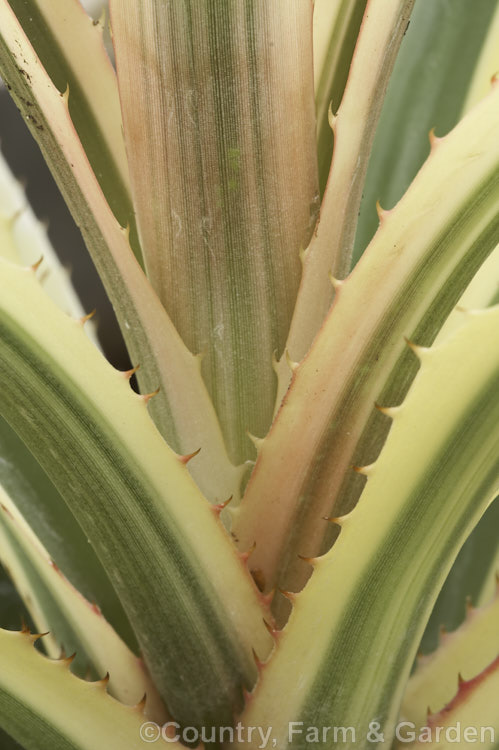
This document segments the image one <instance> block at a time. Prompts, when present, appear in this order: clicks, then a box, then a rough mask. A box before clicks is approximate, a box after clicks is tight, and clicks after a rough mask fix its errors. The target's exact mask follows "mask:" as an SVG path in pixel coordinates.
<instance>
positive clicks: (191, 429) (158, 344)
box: [0, 2, 241, 501]
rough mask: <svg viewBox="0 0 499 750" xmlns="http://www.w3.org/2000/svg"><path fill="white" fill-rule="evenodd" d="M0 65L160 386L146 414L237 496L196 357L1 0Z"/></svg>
mask: <svg viewBox="0 0 499 750" xmlns="http://www.w3.org/2000/svg"><path fill="white" fill-rule="evenodd" d="M19 56H20V57H19ZM19 61H21V62H22V65H20V64H19ZM0 72H1V74H2V76H3V78H4V80H5V81H6V82H7V85H8V86H9V87H10V88H11V93H12V95H13V97H14V99H15V101H16V103H17V105H18V106H19V108H20V109H21V111H22V112H23V114H24V115H25V117H26V119H27V123H28V125H29V127H30V129H31V131H32V133H33V135H34V136H35V137H36V139H37V141H38V143H39V145H40V147H41V149H42V151H43V153H44V155H45V157H46V159H47V162H48V163H49V165H50V166H51V169H52V171H53V173H54V176H55V178H56V180H57V182H58V183H59V187H60V188H61V190H62V192H63V194H64V196H65V198H66V201H67V203H68V205H69V207H70V209H71V210H72V212H73V215H74V217H75V219H76V221H77V223H78V224H79V226H80V227H81V229H82V233H83V236H84V239H85V241H86V243H87V246H88V248H89V251H90V252H91V254H92V257H93V260H94V262H95V264H96V266H97V270H98V271H99V274H100V276H101V278H102V280H103V282H104V285H105V287H106V290H107V292H108V295H109V297H110V299H111V301H112V303H113V306H114V309H115V312H116V314H117V317H118V321H119V323H120V326H121V330H122V332H123V335H124V338H125V341H126V343H127V346H128V350H129V354H130V356H131V358H132V361H133V363H134V364H135V365H140V370H139V371H138V378H139V384H140V387H141V390H142V392H143V393H151V392H152V391H154V390H156V389H157V388H158V387H159V388H160V392H159V395H158V398H157V399H155V401H154V403H153V404H151V414H152V416H153V418H154V420H155V422H156V424H157V425H158V427H159V429H160V431H161V433H162V435H163V437H164V438H165V439H166V440H167V442H169V444H170V445H172V446H173V447H174V448H175V450H177V451H179V452H181V453H192V452H193V451H195V450H198V449H199V448H202V449H203V450H202V455H201V456H200V457H199V459H198V460H197V462H195V463H193V464H192V471H193V474H194V476H195V478H196V480H197V481H198V482H199V483H200V485H201V487H202V490H203V491H204V492H205V494H206V495H207V496H208V497H209V498H210V499H211V500H214V501H223V500H225V499H227V497H229V496H230V495H232V494H235V495H237V493H238V488H239V483H240V478H241V470H240V469H236V468H235V467H234V466H233V465H232V464H231V463H230V461H229V459H228V457H227V454H226V451H225V446H224V443H223V438H222V434H221V431H220V427H219V424H218V421H217V418H216V415H215V412H214V410H213V406H212V404H211V401H210V399H209V396H208V393H207V391H206V388H205V386H204V383H203V381H202V377H201V373H200V363H199V361H198V359H197V358H195V357H194V356H193V355H192V354H191V353H190V352H188V351H187V349H186V348H185V346H184V345H183V343H182V341H181V340H180V338H179V336H178V334H177V332H176V331H175V329H174V327H173V325H172V323H171V321H170V319H169V318H168V316H167V315H166V313H165V311H164V309H163V307H162V305H161V303H160V302H159V300H158V299H157V297H156V296H155V295H154V293H153V291H152V289H151V287H150V284H149V283H148V281H147V279H146V277H145V276H144V274H143V273H142V271H141V269H140V267H139V265H138V264H137V262H136V260H135V258H134V256H133V253H132V252H131V249H130V245H129V242H128V237H127V235H128V233H127V231H125V230H123V229H122V228H121V227H120V225H119V224H118V222H117V220H116V219H115V217H114V215H113V213H112V211H111V209H110V208H109V205H108V204H107V202H106V201H105V199H104V196H103V193H102V191H101V189H100V186H99V185H98V183H97V180H96V178H95V175H94V173H93V171H92V169H91V167H90V165H89V163H88V160H87V157H86V154H85V152H84V150H83V148H82V146H81V143H80V141H79V139H78V137H77V134H76V131H75V129H74V126H73V123H72V120H71V117H70V113H69V110H68V102H67V98H66V97H65V96H61V95H60V93H59V91H58V90H57V88H56V87H55V86H54V84H53V83H52V81H51V80H50V78H49V77H48V75H47V74H46V72H45V70H44V69H43V67H42V65H41V63H40V61H39V59H38V57H37V56H36V53H35V52H34V50H33V48H32V46H31V44H30V42H29V40H28V39H27V37H26V35H25V33H24V31H23V29H22V28H21V26H20V24H19V22H18V20H17V18H16V17H15V15H14V13H13V12H12V10H11V9H10V7H9V6H8V5H7V3H5V2H4V3H2V4H0ZM70 96H71V94H70Z"/></svg>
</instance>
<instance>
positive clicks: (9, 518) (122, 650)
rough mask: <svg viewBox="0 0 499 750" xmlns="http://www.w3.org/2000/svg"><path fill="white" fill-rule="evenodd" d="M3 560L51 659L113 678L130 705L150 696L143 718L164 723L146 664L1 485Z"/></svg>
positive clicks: (113, 688)
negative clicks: (69, 576)
mask: <svg viewBox="0 0 499 750" xmlns="http://www.w3.org/2000/svg"><path fill="white" fill-rule="evenodd" d="M0 560H1V562H2V565H3V566H4V567H5V568H6V569H8V571H9V575H10V576H11V578H12V580H13V581H14V582H15V584H16V587H17V589H18V591H19V592H20V593H21V595H22V597H23V600H24V601H25V603H26V606H27V608H28V610H29V611H30V613H31V616H32V618H33V621H34V623H35V625H36V628H37V631H38V632H39V633H47V635H46V636H45V637H44V639H43V641H42V646H43V647H44V649H45V650H46V652H47V654H48V655H49V656H50V657H52V658H54V659H55V658H59V656H60V655H61V651H63V652H64V653H65V654H67V655H68V656H71V655H73V657H74V658H73V661H72V662H71V671H72V672H73V673H74V674H78V675H79V676H80V677H86V676H87V675H88V674H90V675H92V676H93V677H94V678H95V679H98V678H101V679H102V678H103V677H105V675H106V674H109V676H110V677H109V684H108V690H109V692H110V693H111V695H113V696H114V697H115V698H117V699H118V700H119V701H121V702H122V703H126V704H127V705H137V704H138V703H140V701H141V700H142V698H143V697H144V695H146V696H147V701H146V704H145V713H146V715H147V717H148V718H150V719H153V720H155V721H165V720H166V714H165V710H164V706H163V704H162V701H161V699H160V697H159V695H158V693H157V690H156V688H155V687H154V685H153V683H152V681H151V679H150V677H149V675H148V674H147V672H146V670H145V668H144V665H143V663H142V661H141V660H140V659H139V658H137V657H136V656H135V654H133V653H132V652H131V651H130V649H129V648H128V647H127V646H126V645H125V643H123V641H122V640H121V639H120V638H119V636H118V635H117V634H116V633H115V631H114V630H113V628H112V627H111V626H110V625H109V623H108V622H106V620H105V619H104V617H103V616H102V613H101V611H100V609H99V607H98V606H97V605H96V604H94V603H91V602H89V601H88V600H86V599H85V598H84V597H83V596H82V595H81V594H80V593H79V592H78V591H77V590H76V589H75V588H74V587H73V586H72V585H71V584H70V582H69V581H68V580H67V578H65V577H64V575H63V574H62V573H61V571H60V570H59V568H58V567H57V566H56V565H55V563H54V562H53V561H52V560H51V558H50V556H49V555H48V554H47V551H46V549H45V548H44V547H43V545H42V544H41V543H40V541H39V540H38V539H37V538H36V536H35V534H33V531H32V530H31V529H30V527H29V526H28V524H27V523H26V521H25V519H24V518H23V517H22V515H21V514H20V513H19V511H18V510H17V508H16V506H15V505H14V503H13V502H12V500H11V499H10V497H9V496H8V495H7V493H6V492H5V491H4V489H3V488H2V487H1V486H0Z"/></svg>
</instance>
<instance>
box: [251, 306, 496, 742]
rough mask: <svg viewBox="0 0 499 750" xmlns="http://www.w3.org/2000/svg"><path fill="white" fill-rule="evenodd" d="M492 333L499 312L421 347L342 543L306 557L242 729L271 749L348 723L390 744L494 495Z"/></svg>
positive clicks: (364, 738)
mask: <svg viewBox="0 0 499 750" xmlns="http://www.w3.org/2000/svg"><path fill="white" fill-rule="evenodd" d="M498 325H499V308H498V307H495V308H492V309H489V310H486V311H483V312H477V313H470V314H469V319H468V322H467V324H466V325H465V326H463V327H462V328H461V329H460V330H459V331H457V332H456V334H455V336H453V337H451V338H450V339H448V340H447V341H445V342H444V343H443V344H441V345H440V346H439V347H436V348H435V349H421V348H417V354H418V357H419V358H420V361H421V369H420V372H419V373H418V376H417V377H416V379H415V381H414V384H413V386H412V388H411V390H410V392H409V394H408V395H407V397H406V400H405V401H404V403H403V404H402V406H400V407H399V408H397V409H394V410H393V411H392V412H391V415H392V418H393V426H392V429H391V431H390V434H389V436H388V439H387V441H386V444H385V446H384V448H383V451H382V453H381V455H380V457H379V459H378V461H377V462H376V463H375V464H374V465H373V466H372V467H370V469H369V470H368V472H367V474H368V480H367V485H366V488H365V490H364V493H363V495H362V497H361V499H360V502H359V503H358V505H357V506H356V507H355V508H354V510H353V511H352V512H351V513H350V514H348V515H347V516H345V517H342V518H338V519H334V521H335V524H339V526H340V529H341V531H340V535H339V537H338V540H337V541H336V543H335V545H334V546H333V548H332V550H330V552H328V553H327V554H326V555H325V556H323V557H321V558H319V559H316V560H313V561H312V564H313V567H314V572H313V575H312V578H311V579H310V581H309V583H308V584H307V586H306V587H305V589H304V591H302V592H301V593H299V594H297V595H296V596H294V597H293V600H294V608H293V612H292V614H291V617H290V620H289V622H288V624H287V626H286V628H285V630H284V632H283V633H282V635H281V636H280V640H279V648H278V649H277V651H276V653H275V655H274V657H273V659H272V660H271V661H270V663H269V664H268V665H266V667H265V670H264V672H263V679H262V680H261V681H260V683H259V684H258V685H257V688H256V690H255V692H254V694H253V695H252V699H251V701H250V702H249V704H248V708H247V710H246V711H245V713H244V715H243V717H242V719H241V720H242V722H243V724H244V725H246V726H264V727H265V726H272V728H273V729H272V736H273V739H274V740H275V741H276V743H277V745H276V746H277V747H279V748H285V747H288V746H289V747H290V746H292V747H293V748H297V749H298V750H303V749H304V748H313V747H316V744H314V741H313V739H311V735H310V734H309V735H308V738H307V727H317V728H318V729H319V731H320V732H322V728H323V727H328V726H332V727H352V728H353V732H354V737H355V744H354V743H353V742H352V745H353V744H354V746H355V747H358V748H360V749H361V750H362V748H372V747H376V746H378V742H377V741H376V740H375V738H374V737H375V735H374V733H371V734H369V731H370V730H371V729H373V728H374V730H376V729H377V730H378V732H381V733H382V734H383V736H384V742H385V743H388V744H389V743H390V741H391V739H392V737H393V733H394V727H395V723H396V720H397V716H398V708H399V704H400V700H401V698H402V692H403V689H404V687H405V684H406V682H407V679H408V677H409V673H410V670H411V666H412V663H413V660H414V657H415V655H416V650H417V647H418V643H419V641H420V638H421V635H422V632H423V629H424V626H425V624H426V621H427V619H428V617H429V615H430V612H431V609H432V606H433V604H434V602H435V598H436V596H437V593H438V591H439V588H440V587H441V586H442V584H443V581H444V579H445V576H446V574H447V573H448V571H449V568H450V566H451V565H452V563H453V561H454V559H455V557H456V554H457V552H458V550H459V548H460V547H461V545H462V543H463V542H464V540H465V539H466V537H467V536H468V535H469V533H470V531H471V530H472V528H473V527H474V525H475V524H476V522H477V521H478V519H479V518H480V516H481V515H482V513H483V512H484V510H485V509H486V507H487V505H488V503H489V502H490V500H491V498H492V497H494V495H495V493H496V492H497V489H498V487H499V456H498V453H497V445H498V440H499V400H498V399H497V390H498V387H499V349H498V348H497V347H493V346H491V341H493V340H494V337H496V335H497V328H498ZM413 356H414V355H413ZM470 360H472V361H473V367H468V366H466V364H467V363H469V361H470ZM323 523H324V522H323ZM298 676H299V677H298ZM297 679H299V685H300V689H299V690H294V691H292V693H290V692H289V691H288V692H287V698H286V701H282V702H281V703H280V704H279V705H276V702H275V696H276V695H280V694H282V692H283V691H285V690H286V688H287V686H289V685H290V684H296V680H297ZM496 714H497V712H496ZM290 722H292V723H293V722H296V723H295V724H292V725H291V726H294V728H295V729H296V733H295V734H290V729H289V727H290ZM299 722H302V724H299ZM349 738H351V735H349ZM378 739H379V735H378ZM240 747H241V748H242V747H243V745H242V744H241V745H240ZM250 747H251V745H250Z"/></svg>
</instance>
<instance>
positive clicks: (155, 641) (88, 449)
mask: <svg viewBox="0 0 499 750" xmlns="http://www.w3.org/2000/svg"><path fill="white" fill-rule="evenodd" d="M0 288H1V294H0V300H1V302H0V327H1V334H2V335H1V337H0V341H1V357H0V363H1V364H0V386H1V388H2V393H3V398H2V401H1V404H0V408H1V409H2V411H3V412H4V416H5V417H6V418H7V420H8V421H9V422H10V423H11V424H12V425H13V427H14V428H15V429H16V431H17V432H18V433H19V434H20V436H21V437H22V438H23V440H24V441H25V442H26V444H27V446H28V447H29V448H30V450H31V451H32V452H33V454H34V455H35V457H36V458H37V460H39V462H40V464H41V465H42V467H44V468H45V470H46V471H47V473H48V475H49V476H50V478H51V479H52V481H53V482H54V484H55V486H56V487H57V488H58V490H59V491H60V493H61V494H62V496H63V497H64V499H65V501H66V503H68V505H69V507H70V508H71V510H72V511H73V513H74V515H75V518H76V519H77V520H78V522H79V523H80V524H81V526H82V528H83V530H84V531H85V533H86V534H87V535H88V538H89V539H90V541H91V543H92V544H93V546H94V548H95V550H96V552H97V555H98V556H99V558H100V560H101V562H102V564H103V566H104V568H105V569H106V571H107V573H108V574H109V577H110V579H111V581H112V583H113V585H114V587H115V589H116V591H117V593H118V596H119V597H120V600H121V602H122V604H123V605H124V607H125V610H126V612H127V615H128V617H129V619H130V622H131V623H132V626H133V627H134V630H135V632H136V635H137V639H138V641H139V644H140V647H141V649H142V653H143V656H144V659H145V661H146V664H147V666H148V668H149V671H150V673H151V675H152V677H153V679H154V681H155V683H156V685H157V687H158V689H159V691H160V693H161V695H162V697H163V698H164V699H165V700H166V702H167V704H168V708H169V709H170V711H171V712H172V713H173V715H174V716H175V717H177V718H178V719H179V721H187V722H198V723H200V724H206V725H208V726H209V725H211V724H216V723H218V722H220V721H222V722H224V723H226V722H228V721H230V719H231V717H232V711H233V710H234V709H235V708H237V706H238V705H240V702H241V691H242V687H243V686H246V687H250V686H251V685H252V683H253V681H254V679H255V676H256V668H255V665H254V660H253V656H252V648H254V649H255V651H256V652H257V653H258V654H259V655H260V656H265V654H266V653H268V651H269V649H270V646H271V642H270V641H271V639H270V636H269V634H268V632H267V630H266V628H265V626H264V623H263V620H262V616H263V613H264V610H263V608H262V606H261V603H260V599H259V597H258V592H257V590H256V588H255V587H254V586H253V583H252V581H251V579H250V577H249V575H248V573H247V571H246V569H245V568H244V567H243V566H242V564H241V562H240V560H239V559H238V558H237V555H236V553H235V551H234V548H233V545H232V543H231V541H230V539H229V537H228V535H227V534H226V532H225V530H224V529H223V527H222V525H221V523H220V521H219V519H218V514H217V512H216V510H215V509H214V508H213V507H212V506H210V505H209V503H208V502H207V501H206V500H205V499H204V497H203V496H202V495H201V493H200V491H199V490H198V488H197V486H196V485H195V483H194V481H193V480H192V479H191V478H190V476H189V474H188V472H187V468H186V466H185V458H184V457H182V456H178V455H176V454H175V453H174V452H173V451H172V450H171V449H170V448H168V446H167V445H166V444H165V443H164V441H163V440H162V438H161V436H160V434H159V433H158V432H157V430H156V428H155V427H154V425H153V423H152V421H151V420H150V418H149V415H148V413H147V406H146V400H144V399H143V398H142V397H141V396H138V395H137V394H134V393H133V392H132V390H131V389H130V387H129V383H128V380H127V378H126V377H123V374H120V373H118V372H117V371H116V370H114V369H113V368H112V367H111V366H110V365H109V364H108V363H107V362H106V361H105V360H104V358H103V357H102V356H101V355H100V354H99V352H98V351H97V350H96V349H95V347H93V345H92V344H91V343H90V341H88V339H87V338H86V337H85V334H84V332H83V330H82V326H81V323H80V322H78V321H73V320H70V319H69V318H67V317H66V316H65V315H64V314H63V313H61V312H60V311H59V310H58V309H57V308H56V307H55V306H54V305H53V303H52V302H51V301H50V300H49V299H48V298H47V297H46V295H45V294H44V292H43V290H42V289H41V288H40V287H39V285H38V283H37V281H36V278H35V276H34V273H33V272H32V271H31V270H23V269H19V268H18V267H16V266H13V265H11V264H9V263H7V262H5V261H1V262H0ZM75 445H77V446H78V447H79V450H78V451H75V450H74V446H75Z"/></svg>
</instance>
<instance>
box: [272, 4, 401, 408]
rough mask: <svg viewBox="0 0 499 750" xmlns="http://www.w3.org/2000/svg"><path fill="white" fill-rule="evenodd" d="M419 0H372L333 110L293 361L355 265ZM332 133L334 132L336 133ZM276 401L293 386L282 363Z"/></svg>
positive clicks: (292, 341) (296, 316)
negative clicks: (393, 88) (375, 164)
mask: <svg viewBox="0 0 499 750" xmlns="http://www.w3.org/2000/svg"><path fill="white" fill-rule="evenodd" d="M413 5H414V0H397V2H392V3H390V4H389V5H388V6H387V3H386V2H385V0H369V2H368V3H367V5H366V10H365V14H364V19H363V22H362V26H361V29H360V33H359V38H358V41H357V45H356V47H355V51H354V54H353V59H352V65H351V68H350V72H349V75H348V80H347V84H346V87H345V92H344V94H343V98H342V100H341V105H340V108H339V110H338V112H337V113H336V112H332V113H331V116H332V119H331V126H332V130H333V133H334V152H333V159H332V162H331V168H330V172H329V178H328V183H327V187H326V191H325V194H324V197H323V199H322V204H321V210H320V215H319V220H318V223H317V226H316V228H315V231H314V235H313V237H312V239H311V242H310V244H309V246H308V248H307V250H306V252H305V253H304V255H303V274H302V279H301V284H300V289H299V292H298V298H297V301H296V307H295V310H294V312H293V319H292V322H291V329H290V332H289V336H288V340H287V344H286V348H287V352H288V354H289V356H290V357H291V359H292V360H295V361H300V360H301V359H302V358H303V357H304V356H305V354H306V353H307V351H308V349H309V347H310V345H311V343H312V341H313V339H314V337H315V335H316V333H317V331H318V330H319V328H320V326H321V324H322V322H323V320H324V317H325V315H326V313H327V311H328V309H329V307H330V305H331V301H332V298H333V293H334V291H333V285H332V284H331V279H330V274H332V275H333V276H334V277H337V278H340V279H342V278H344V276H345V275H346V274H347V273H348V271H349V270H350V262H351V254H352V248H353V242H354V238H355V227H356V225H357V215H358V211H359V206H360V200H361V196H362V190H363V186H364V178H365V174H366V170H367V164H368V160H369V155H370V150H371V145H372V141H373V138H374V133H375V130H376V125H377V122H378V117H379V114H380V111H381V104H382V102H383V97H384V93H385V90H386V87H387V84H388V80H389V77H390V74H391V71H392V68H393V65H394V63H395V59H396V56H397V52H398V49H399V46H400V42H401V41H402V38H403V34H404V31H405V29H406V27H407V24H408V22H409V18H410V14H411V10H412V7H413ZM331 137H332V136H331ZM278 376H279V381H280V382H279V389H278V398H277V403H278V404H279V403H280V402H281V399H282V397H283V395H284V393H285V391H286V389H287V387H288V385H289V369H288V368H287V366H286V359H285V358H282V359H281V362H280V365H279V367H278Z"/></svg>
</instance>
